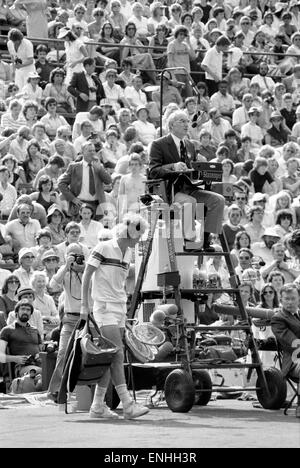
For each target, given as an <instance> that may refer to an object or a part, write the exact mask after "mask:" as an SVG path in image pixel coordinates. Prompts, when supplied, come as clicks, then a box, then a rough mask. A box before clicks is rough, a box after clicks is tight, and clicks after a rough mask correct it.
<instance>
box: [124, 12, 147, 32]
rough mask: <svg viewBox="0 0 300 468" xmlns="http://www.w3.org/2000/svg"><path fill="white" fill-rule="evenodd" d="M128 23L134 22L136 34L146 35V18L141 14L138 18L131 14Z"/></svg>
mask: <svg viewBox="0 0 300 468" xmlns="http://www.w3.org/2000/svg"><path fill="white" fill-rule="evenodd" d="M128 23H134V24H135V25H136V32H137V34H141V35H143V36H147V34H148V18H146V17H145V16H142V17H141V19H140V20H139V19H138V18H137V17H136V16H134V15H133V16H131V17H130V18H129V20H128Z"/></svg>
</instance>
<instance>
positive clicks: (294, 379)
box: [276, 340, 299, 415]
mask: <svg viewBox="0 0 300 468" xmlns="http://www.w3.org/2000/svg"><path fill="white" fill-rule="evenodd" d="M276 343H277V358H278V363H279V367H280V370H281V369H282V348H281V346H280V343H279V342H278V340H276ZM285 379H286V381H287V383H288V384H289V385H290V386H291V388H292V390H293V392H294V395H293V397H292V398H291V399H290V401H289V402H288V403H287V405H286V406H285V408H284V414H285V415H287V414H288V410H289V409H290V408H291V407H292V404H293V403H294V401H295V399H296V398H297V396H298V385H299V378H297V377H294V376H291V375H289V374H288V375H287V376H285ZM295 384H296V386H295Z"/></svg>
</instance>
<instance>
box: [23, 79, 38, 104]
mask: <svg viewBox="0 0 300 468" xmlns="http://www.w3.org/2000/svg"><path fill="white" fill-rule="evenodd" d="M40 79H41V78H40V75H39V74H38V73H37V72H31V73H29V74H28V77H27V83H26V84H25V85H24V86H23V88H22V90H21V92H22V94H23V97H22V100H23V102H25V101H34V102H36V103H37V105H38V106H40V105H41V102H42V97H43V90H42V88H41V87H40V86H39V82H40Z"/></svg>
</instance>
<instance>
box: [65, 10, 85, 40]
mask: <svg viewBox="0 0 300 468" xmlns="http://www.w3.org/2000/svg"><path fill="white" fill-rule="evenodd" d="M85 12H86V8H85V6H84V5H83V3H78V4H77V5H76V6H75V7H74V18H69V21H68V22H67V27H68V28H70V29H72V26H73V25H74V24H75V23H76V24H77V23H78V24H80V26H81V27H82V29H83V31H84V33H85V34H87V33H88V24H87V22H86V21H85V20H84V19H83V18H84V15H85Z"/></svg>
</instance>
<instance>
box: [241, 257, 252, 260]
mask: <svg viewBox="0 0 300 468" xmlns="http://www.w3.org/2000/svg"><path fill="white" fill-rule="evenodd" d="M240 260H250V257H240Z"/></svg>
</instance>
